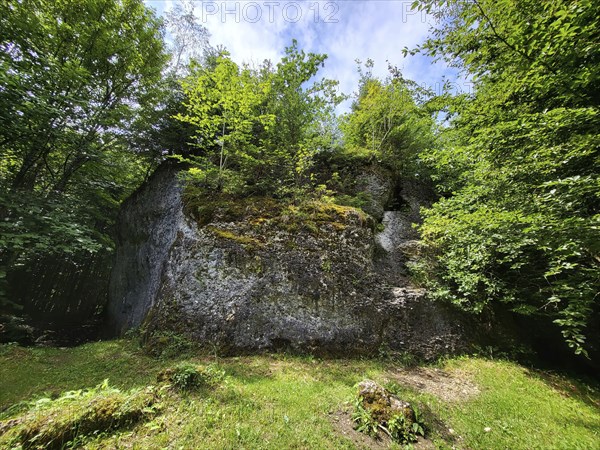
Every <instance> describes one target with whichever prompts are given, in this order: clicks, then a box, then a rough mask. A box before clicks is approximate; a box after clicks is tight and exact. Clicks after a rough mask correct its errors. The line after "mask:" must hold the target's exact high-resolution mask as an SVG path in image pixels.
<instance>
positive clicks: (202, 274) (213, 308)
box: [109, 170, 464, 358]
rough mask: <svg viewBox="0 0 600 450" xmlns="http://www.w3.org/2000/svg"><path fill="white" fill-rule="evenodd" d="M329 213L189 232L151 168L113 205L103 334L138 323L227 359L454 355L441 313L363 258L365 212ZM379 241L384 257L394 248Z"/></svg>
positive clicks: (454, 340) (191, 226)
mask: <svg viewBox="0 0 600 450" xmlns="http://www.w3.org/2000/svg"><path fill="white" fill-rule="evenodd" d="M332 214H333V215H334V216H335V217H334V218H330V220H320V221H318V222H317V224H316V225H315V226H312V227H300V228H298V229H293V230H291V229H290V228H289V227H285V226H282V224H281V221H277V220H262V219H261V220H254V219H251V218H248V217H241V218H239V219H237V220H235V221H225V220H213V221H212V222H211V223H209V224H208V225H205V226H200V225H198V223H197V222H196V221H195V220H193V219H191V218H190V217H188V216H186V215H185V214H184V213H183V205H182V202H181V194H180V190H179V187H178V185H177V181H176V177H175V174H174V173H173V171H172V170H171V171H170V170H162V171H159V172H158V173H157V175H155V176H154V177H153V179H152V180H150V182H149V183H148V184H147V186H146V187H145V188H143V189H141V190H140V192H138V193H137V194H136V195H135V196H134V197H133V198H132V199H131V200H130V201H129V202H128V203H127V204H126V205H124V212H123V214H122V216H121V225H120V239H119V249H118V255H117V264H116V266H115V269H114V271H113V277H112V280H111V297H110V308H109V316H110V322H111V324H112V327H113V330H114V331H115V332H117V333H122V332H124V331H125V330H127V329H129V328H131V327H135V326H137V325H139V324H140V323H142V321H144V328H145V329H146V331H147V332H148V333H150V334H151V333H154V332H155V331H159V330H171V331H174V332H177V333H180V334H183V335H185V336H187V337H189V338H191V339H193V340H195V341H197V342H200V343H202V344H205V345H207V346H210V347H211V348H215V347H218V348H220V349H221V350H225V351H230V352H240V351H256V350H263V349H280V348H291V349H298V350H307V351H313V352H323V353H329V354H346V355H347V354H348V353H350V352H352V353H372V352H377V351H379V350H381V349H382V348H386V349H390V350H394V351H406V352H411V353H413V354H416V355H418V356H421V357H424V358H433V357H435V356H437V355H439V354H442V353H448V352H453V351H457V350H459V349H460V348H461V347H462V346H463V345H464V339H463V335H462V330H461V325H460V321H459V320H458V319H457V318H456V317H454V316H453V314H452V313H450V312H448V311H446V310H444V309H442V308H440V307H439V306H438V305H437V304H433V303H432V302H430V301H429V300H427V299H426V297H425V295H424V292H423V291H421V290H419V289H414V288H412V287H410V286H409V285H408V283H407V282H406V280H405V279H404V278H402V277H400V278H399V277H397V276H396V275H397V274H396V272H395V271H393V270H390V271H389V273H388V272H386V271H383V272H379V271H378V264H385V263H381V261H380V262H379V263H376V262H375V259H376V258H375V254H376V253H378V252H379V253H380V252H381V249H379V251H378V250H377V248H378V244H377V242H376V239H375V236H374V233H373V231H372V227H371V226H370V225H369V222H368V221H367V220H365V219H366V218H365V216H364V215H363V214H362V213H359V212H358V211H356V210H353V209H352V208H342V207H335V211H334V213H332ZM404 225H405V224H404ZM378 239H379V241H382V239H383V238H382V237H381V236H380V237H379V238H378ZM383 240H384V239H383ZM390 245H391V246H390V248H388V250H387V252H386V253H390V254H395V252H396V247H397V242H396V241H394V240H392V243H391V244H390ZM394 258H395V256H394V257H392V258H391V260H394ZM383 259H384V260H387V259H386V258H383Z"/></svg>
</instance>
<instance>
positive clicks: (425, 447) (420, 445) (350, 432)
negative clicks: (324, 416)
mask: <svg viewBox="0 0 600 450" xmlns="http://www.w3.org/2000/svg"><path fill="white" fill-rule="evenodd" d="M330 420H331V422H332V423H333V428H334V429H335V430H336V431H337V432H338V433H339V434H341V435H342V436H344V437H347V438H349V439H350V440H351V441H352V442H353V443H354V445H356V447H357V448H359V449H369V450H371V449H375V450H377V449H387V448H390V446H391V445H392V440H391V439H390V437H389V436H388V435H387V434H385V433H381V432H380V433H379V434H378V435H377V436H376V437H371V436H369V435H367V434H364V433H361V432H359V431H356V430H355V429H354V422H353V421H352V417H351V414H350V412H349V411H338V412H335V413H332V414H331V415H330ZM412 446H413V448H414V449H415V450H433V449H435V445H434V444H433V442H431V441H430V440H428V439H425V438H422V437H419V440H418V441H417V442H414V443H413V444H412Z"/></svg>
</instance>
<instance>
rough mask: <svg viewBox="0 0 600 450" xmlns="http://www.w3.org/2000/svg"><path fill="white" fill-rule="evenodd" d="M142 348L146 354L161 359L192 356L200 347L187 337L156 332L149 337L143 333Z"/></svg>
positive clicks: (160, 331) (174, 333)
mask: <svg viewBox="0 0 600 450" xmlns="http://www.w3.org/2000/svg"><path fill="white" fill-rule="evenodd" d="M142 339H143V340H142V348H143V349H144V351H145V352H146V353H148V354H149V355H152V356H154V357H157V358H161V359H165V360H168V359H171V358H175V357H182V356H185V355H190V354H192V353H193V352H194V351H196V350H197V349H198V345H197V344H196V343H195V342H193V341H191V340H190V339H189V338H187V337H186V336H182V335H181V334H179V333H176V332H173V331H169V330H154V331H153V332H152V333H150V334H149V335H148V336H144V333H143V332H142Z"/></svg>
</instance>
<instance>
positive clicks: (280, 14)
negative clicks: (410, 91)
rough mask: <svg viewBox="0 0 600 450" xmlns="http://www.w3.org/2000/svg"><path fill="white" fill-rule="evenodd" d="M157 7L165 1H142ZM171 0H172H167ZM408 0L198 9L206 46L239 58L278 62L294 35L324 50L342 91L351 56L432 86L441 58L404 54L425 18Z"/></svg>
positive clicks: (223, 4) (200, 5)
mask: <svg viewBox="0 0 600 450" xmlns="http://www.w3.org/2000/svg"><path fill="white" fill-rule="evenodd" d="M147 3H149V4H151V5H152V6H154V7H155V8H157V10H158V11H159V13H160V12H161V11H163V10H165V8H167V7H168V5H166V4H165V3H167V2H158V1H147ZM169 3H171V2H169ZM410 3H411V2H410V1H394V0H383V1H365V0H353V1H339V0H338V1H324V0H322V1H284V0H280V1H268V0H265V1H198V2H196V14H197V16H198V17H199V19H200V20H201V22H202V23H203V25H204V26H206V27H207V28H208V30H209V31H210V33H211V35H212V37H211V44H212V45H214V46H216V45H219V44H221V45H224V46H225V47H227V49H228V50H229V51H230V52H231V54H232V57H233V59H234V60H235V61H237V62H238V63H241V62H254V63H260V62H262V61H263V60H264V59H271V60H272V61H274V62H276V61H277V60H278V59H279V58H280V57H281V55H282V53H283V50H284V48H285V46H287V45H289V44H290V42H291V40H292V38H295V39H297V40H298V42H299V44H300V47H301V48H303V49H304V50H305V51H307V52H309V51H312V52H318V53H327V54H328V55H329V59H328V60H327V62H326V66H325V69H324V70H323V72H322V74H323V75H324V76H327V77H328V78H333V79H337V80H338V81H339V82H340V89H341V91H342V92H345V93H352V92H353V91H355V90H356V87H357V82H358V75H357V73H356V64H355V62H354V61H355V59H357V58H358V59H361V60H362V61H366V60H367V59H368V58H371V59H373V60H374V61H375V69H374V73H375V75H377V76H381V77H385V76H386V75H387V63H386V61H389V62H390V63H391V64H392V65H396V66H398V67H399V68H400V69H401V70H402V72H403V74H404V76H405V77H407V78H410V79H413V80H415V81H417V82H418V83H419V84H422V85H425V86H428V87H431V88H434V89H436V88H437V86H439V85H440V83H441V81H442V76H443V75H448V74H452V72H450V71H448V68H447V67H446V66H445V65H443V64H436V65H432V64H431V62H430V61H429V60H426V59H425V58H424V57H423V56H412V57H410V56H409V57H408V58H403V55H402V49H403V48H404V47H409V48H412V47H414V46H416V45H417V44H419V43H420V42H422V41H423V40H424V39H425V37H426V36H427V35H428V30H429V24H428V23H427V20H428V17H425V16H423V15H422V14H421V13H416V12H412V11H410Z"/></svg>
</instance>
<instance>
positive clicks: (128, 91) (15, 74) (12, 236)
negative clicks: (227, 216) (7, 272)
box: [0, 0, 167, 272]
mask: <svg viewBox="0 0 600 450" xmlns="http://www.w3.org/2000/svg"><path fill="white" fill-rule="evenodd" d="M166 60H167V55H166V54H165V52H164V44H163V40H162V31H161V22H160V20H159V19H157V18H156V17H155V16H154V14H153V12H152V11H151V10H149V9H148V8H146V7H145V6H144V4H143V2H142V1H141V0H19V1H17V0H6V1H3V2H2V4H1V5H0V86H1V87H0V153H1V155H2V158H1V163H0V191H1V193H0V217H1V218H2V220H1V222H0V235H1V238H0V259H1V262H2V265H3V266H4V269H5V268H6V267H7V266H14V265H15V264H18V263H22V262H24V261H27V259H28V258H38V257H40V256H41V255H44V254H48V253H55V254H61V253H76V252H78V251H81V250H87V251H92V252H93V251H97V250H99V249H100V248H102V247H107V246H110V245H111V243H110V240H109V239H108V238H107V237H106V235H105V231H106V226H107V225H108V223H107V222H108V221H109V218H110V217H112V216H113V215H114V212H115V210H116V208H115V206H116V205H117V204H118V202H119V200H120V199H122V198H123V196H124V195H125V194H126V192H127V191H128V189H131V187H132V186H133V185H134V184H135V182H136V181H139V176H140V174H141V175H142V176H143V170H142V169H143V167H142V163H141V162H140V160H139V159H138V157H137V156H136V154H135V153H134V152H131V151H130V149H129V143H128V141H127V133H126V130H127V128H128V127H129V126H130V124H131V123H132V121H133V120H134V118H135V116H136V114H137V112H138V111H139V110H140V109H141V108H142V107H144V106H147V105H150V104H152V103H153V102H154V101H155V100H156V98H157V96H158V94H159V92H157V91H156V89H155V86H156V83H157V80H159V79H160V77H161V72H162V70H163V67H164V64H165V63H166ZM0 272H3V270H0Z"/></svg>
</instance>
